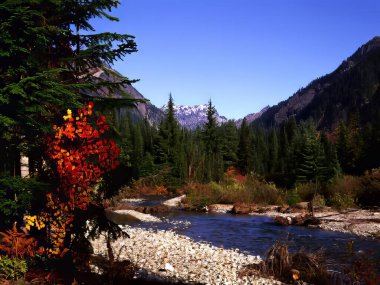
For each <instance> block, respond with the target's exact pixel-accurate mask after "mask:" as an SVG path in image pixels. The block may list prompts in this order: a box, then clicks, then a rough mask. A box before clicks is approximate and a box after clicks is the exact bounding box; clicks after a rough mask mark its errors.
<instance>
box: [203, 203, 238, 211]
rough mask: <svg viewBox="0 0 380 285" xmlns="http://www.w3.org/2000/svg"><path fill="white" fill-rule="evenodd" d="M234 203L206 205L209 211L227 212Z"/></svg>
mask: <svg viewBox="0 0 380 285" xmlns="http://www.w3.org/2000/svg"><path fill="white" fill-rule="evenodd" d="M233 207H234V205H228V204H211V205H209V206H207V209H208V212H209V213H228V212H231V210H232V208H233Z"/></svg>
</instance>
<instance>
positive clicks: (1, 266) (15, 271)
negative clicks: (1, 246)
mask: <svg viewBox="0 0 380 285" xmlns="http://www.w3.org/2000/svg"><path fill="white" fill-rule="evenodd" d="M27 271H28V266H27V263H26V261H25V260H23V259H18V258H8V257H5V256H1V257H0V276H1V277H2V278H4V279H13V280H15V279H19V278H22V277H23V276H24V275H25V273H26V272H27Z"/></svg>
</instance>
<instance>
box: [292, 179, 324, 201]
mask: <svg viewBox="0 0 380 285" xmlns="http://www.w3.org/2000/svg"><path fill="white" fill-rule="evenodd" d="M296 188H297V192H298V194H299V197H300V199H301V201H311V200H312V199H313V198H314V194H315V193H321V187H320V186H319V185H316V184H315V183H314V182H308V183H299V184H297V187H296Z"/></svg>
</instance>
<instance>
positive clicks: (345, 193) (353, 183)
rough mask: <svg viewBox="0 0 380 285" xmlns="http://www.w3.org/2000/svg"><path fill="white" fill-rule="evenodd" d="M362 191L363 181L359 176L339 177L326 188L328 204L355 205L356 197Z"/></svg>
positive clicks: (343, 206)
mask: <svg viewBox="0 0 380 285" xmlns="http://www.w3.org/2000/svg"><path fill="white" fill-rule="evenodd" d="M362 191H363V183H362V180H361V178H360V177H357V176H350V175H345V176H343V177H339V178H337V179H335V181H333V183H332V184H331V185H330V186H329V187H328V189H327V198H328V204H329V205H330V206H332V207H336V208H350V207H356V206H357V197H358V195H359V193H360V192H362Z"/></svg>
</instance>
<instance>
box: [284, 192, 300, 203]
mask: <svg viewBox="0 0 380 285" xmlns="http://www.w3.org/2000/svg"><path fill="white" fill-rule="evenodd" d="M287 201H288V204H289V205H290V206H293V205H295V204H297V203H299V202H301V197H300V195H299V194H298V191H297V188H294V189H292V190H291V191H289V192H288V195H287Z"/></svg>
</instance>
